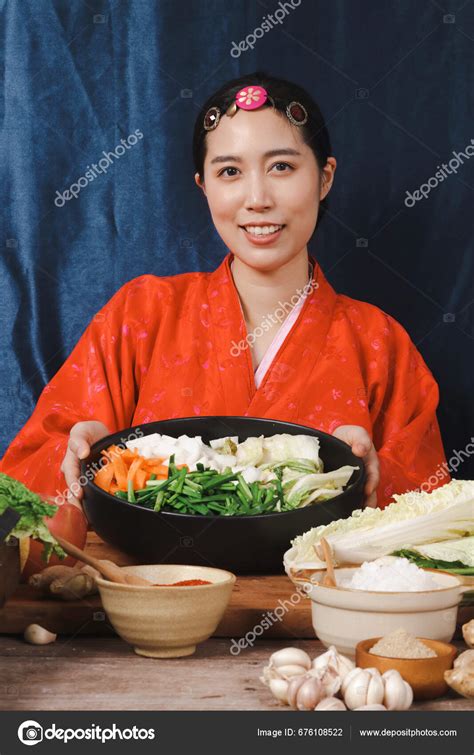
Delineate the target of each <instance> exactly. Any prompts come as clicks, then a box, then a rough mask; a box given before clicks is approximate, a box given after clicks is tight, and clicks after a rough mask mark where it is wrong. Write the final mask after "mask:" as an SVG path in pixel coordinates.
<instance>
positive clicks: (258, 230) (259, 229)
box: [244, 225, 283, 236]
mask: <svg viewBox="0 0 474 755" xmlns="http://www.w3.org/2000/svg"><path fill="white" fill-rule="evenodd" d="M244 228H245V230H246V231H247V232H248V233H252V234H254V236H262V235H265V234H269V233H276V232H277V231H279V230H280V229H281V228H283V226H282V225H246V226H244Z"/></svg>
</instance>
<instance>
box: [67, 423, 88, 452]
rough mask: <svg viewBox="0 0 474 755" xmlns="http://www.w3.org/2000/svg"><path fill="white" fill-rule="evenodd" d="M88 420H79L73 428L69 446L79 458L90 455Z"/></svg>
mask: <svg viewBox="0 0 474 755" xmlns="http://www.w3.org/2000/svg"><path fill="white" fill-rule="evenodd" d="M88 424H89V423H87V422H77V423H76V424H75V425H73V427H72V428H71V433H70V435H69V443H68V446H69V448H70V449H71V451H72V452H73V453H75V454H76V455H77V457H78V458H79V459H85V458H86V457H87V456H88V455H89V451H90V447H89V443H88V440H89V437H88V436H89V433H88V431H87V425H88Z"/></svg>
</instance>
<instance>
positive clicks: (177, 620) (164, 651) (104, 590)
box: [97, 564, 236, 658]
mask: <svg viewBox="0 0 474 755" xmlns="http://www.w3.org/2000/svg"><path fill="white" fill-rule="evenodd" d="M122 571H123V572H124V573H126V574H136V575H138V576H139V577H144V578H145V579H149V580H150V581H151V582H154V583H155V582H158V583H161V584H162V585H165V584H166V586H161V587H154V586H153V585H151V586H150V587H148V586H145V587H142V586H141V585H121V584H118V583H117V582H109V581H108V580H106V579H103V578H102V577H97V585H98V587H99V592H100V597H101V599H102V605H103V606H104V609H105V611H106V613H107V615H108V617H109V619H110V623H111V624H112V625H113V627H114V629H115V631H116V632H117V634H119V635H120V637H122V639H123V640H125V641H126V642H128V643H129V644H130V645H131V646H132V647H133V649H134V650H135V652H136V653H137V654H138V655H144V656H147V657H149V658H178V657H180V656H185V655H192V654H193V653H194V651H195V650H196V645H198V644H199V643H200V642H204V640H207V639H208V638H209V637H211V635H213V634H214V632H215V630H216V628H217V625H218V624H219V622H220V620H221V619H222V616H223V615H224V611H225V609H226V608H227V604H228V603H229V600H230V596H231V593H232V589H233V587H234V584H235V580H236V577H235V575H234V574H232V573H231V572H228V571H224V570H222V569H214V568H212V567H209V566H190V565H188V564H152V565H144V566H124V567H122ZM183 579H203V580H208V581H209V582H210V584H206V585H194V586H187V587H183V586H181V587H177V586H174V585H173V584H172V583H173V582H179V581H180V580H183Z"/></svg>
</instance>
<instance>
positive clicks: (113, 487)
mask: <svg viewBox="0 0 474 755" xmlns="http://www.w3.org/2000/svg"><path fill="white" fill-rule="evenodd" d="M118 490H120V488H119V486H118V485H117V483H116V482H111V483H110V489H109V493H112V495H114V493H116V492H117V491H118Z"/></svg>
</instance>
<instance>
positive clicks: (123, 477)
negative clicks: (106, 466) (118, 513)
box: [112, 456, 128, 491]
mask: <svg viewBox="0 0 474 755" xmlns="http://www.w3.org/2000/svg"><path fill="white" fill-rule="evenodd" d="M112 464H113V467H114V473H115V479H116V481H117V485H118V486H119V490H124V491H126V490H127V489H128V482H127V474H128V469H127V465H126V464H125V462H124V460H123V459H122V458H121V457H120V456H114V459H113V461H112Z"/></svg>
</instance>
